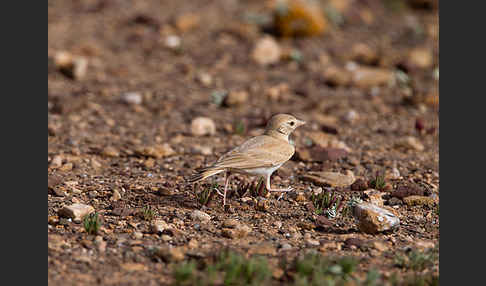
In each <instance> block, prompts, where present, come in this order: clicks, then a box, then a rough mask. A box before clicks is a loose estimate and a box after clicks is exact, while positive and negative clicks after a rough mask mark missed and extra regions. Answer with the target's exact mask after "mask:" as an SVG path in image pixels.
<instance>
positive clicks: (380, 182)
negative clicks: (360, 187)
mask: <svg viewBox="0 0 486 286" xmlns="http://www.w3.org/2000/svg"><path fill="white" fill-rule="evenodd" d="M385 186H386V181H385V175H383V174H378V173H377V174H376V176H375V177H374V178H373V179H371V181H370V187H371V188H373V189H376V190H380V191H382V190H384V189H385Z"/></svg>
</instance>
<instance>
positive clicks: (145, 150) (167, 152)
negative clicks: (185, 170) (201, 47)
mask: <svg viewBox="0 0 486 286" xmlns="http://www.w3.org/2000/svg"><path fill="white" fill-rule="evenodd" d="M135 153H136V154H138V155H141V156H147V157H153V158H156V159H160V158H163V157H167V156H171V155H174V154H175V151H174V149H172V147H171V146H170V145H169V144H168V143H164V144H162V145H153V146H144V147H139V148H137V149H135ZM152 167H153V166H152Z"/></svg>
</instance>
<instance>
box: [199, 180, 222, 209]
mask: <svg viewBox="0 0 486 286" xmlns="http://www.w3.org/2000/svg"><path fill="white" fill-rule="evenodd" d="M218 188H219V184H218V183H213V184H212V185H210V186H208V187H206V188H204V189H203V190H202V191H200V192H198V193H196V198H197V202H198V203H199V205H201V206H206V205H207V204H208V203H209V202H210V201H211V199H212V197H213V190H217V189H218Z"/></svg>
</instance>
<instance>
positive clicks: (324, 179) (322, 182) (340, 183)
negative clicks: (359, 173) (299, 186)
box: [300, 170, 355, 187]
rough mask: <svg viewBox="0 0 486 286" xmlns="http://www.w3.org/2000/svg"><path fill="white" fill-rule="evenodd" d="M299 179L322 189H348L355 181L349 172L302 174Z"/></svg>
mask: <svg viewBox="0 0 486 286" xmlns="http://www.w3.org/2000/svg"><path fill="white" fill-rule="evenodd" d="M300 178H301V179H302V180H304V181H310V182H313V183H315V184H316V185H319V186H323V187H328V186H331V187H349V186H350V185H351V184H352V183H354V181H355V177H354V174H353V172H352V171H350V170H346V174H341V173H336V172H308V174H304V175H302V176H301V177H300Z"/></svg>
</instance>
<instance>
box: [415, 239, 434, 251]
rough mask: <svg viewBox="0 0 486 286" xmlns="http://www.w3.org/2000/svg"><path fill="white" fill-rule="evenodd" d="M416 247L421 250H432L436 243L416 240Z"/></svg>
mask: <svg viewBox="0 0 486 286" xmlns="http://www.w3.org/2000/svg"><path fill="white" fill-rule="evenodd" d="M414 243H415V246H416V247H417V248H419V249H423V250H425V249H430V248H434V247H435V243H434V242H433V241H426V240H414Z"/></svg>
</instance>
